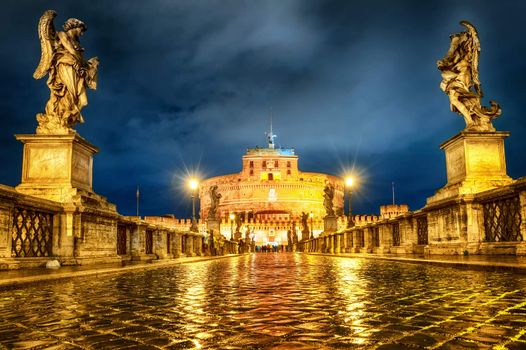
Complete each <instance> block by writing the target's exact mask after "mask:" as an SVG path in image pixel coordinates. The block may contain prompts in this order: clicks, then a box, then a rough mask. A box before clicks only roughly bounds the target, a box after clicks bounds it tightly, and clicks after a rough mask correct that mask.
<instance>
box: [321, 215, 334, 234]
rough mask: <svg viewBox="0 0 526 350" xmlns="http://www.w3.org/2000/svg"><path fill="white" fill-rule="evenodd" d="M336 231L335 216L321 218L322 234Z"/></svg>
mask: <svg viewBox="0 0 526 350" xmlns="http://www.w3.org/2000/svg"><path fill="white" fill-rule="evenodd" d="M336 231H338V218H337V217H336V216H325V217H324V218H323V234H324V235H325V234H330V233H332V232H336Z"/></svg>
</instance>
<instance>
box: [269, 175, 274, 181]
mask: <svg viewBox="0 0 526 350" xmlns="http://www.w3.org/2000/svg"><path fill="white" fill-rule="evenodd" d="M268 180H269V181H272V180H274V174H272V173H268Z"/></svg>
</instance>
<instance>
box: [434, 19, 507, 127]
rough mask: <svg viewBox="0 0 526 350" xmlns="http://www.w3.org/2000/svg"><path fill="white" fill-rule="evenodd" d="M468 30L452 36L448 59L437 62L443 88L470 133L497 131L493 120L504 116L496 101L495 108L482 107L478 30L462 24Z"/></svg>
mask: <svg viewBox="0 0 526 350" xmlns="http://www.w3.org/2000/svg"><path fill="white" fill-rule="evenodd" d="M460 24H461V25H463V26H464V27H466V29H467V31H465V32H461V33H458V34H453V35H451V37H450V38H451V46H450V47H449V51H448V52H447V54H446V57H444V58H443V59H441V60H440V61H438V62H437V66H438V69H439V70H440V71H441V72H442V82H441V83H440V88H441V89H442V90H443V91H444V92H445V93H446V94H447V95H448V96H449V100H450V102H451V110H452V111H453V112H457V113H458V114H460V115H462V116H463V117H464V120H465V121H466V130H469V131H495V128H494V127H493V124H492V123H491V122H492V120H493V119H495V118H497V117H498V116H499V115H500V114H501V108H500V106H499V105H498V104H497V103H496V102H495V101H490V105H491V107H485V106H482V105H481V102H480V99H481V98H482V97H484V95H483V93H482V88H481V85H480V80H479V71H478V64H479V54H480V41H479V38H478V33H477V30H476V29H475V27H474V26H473V25H472V24H471V23H469V22H468V21H461V22H460Z"/></svg>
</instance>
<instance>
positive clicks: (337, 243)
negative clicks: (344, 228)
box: [334, 233, 341, 254]
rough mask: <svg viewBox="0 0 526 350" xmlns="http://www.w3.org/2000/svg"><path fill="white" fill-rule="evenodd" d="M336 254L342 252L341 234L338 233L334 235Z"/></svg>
mask: <svg viewBox="0 0 526 350" xmlns="http://www.w3.org/2000/svg"><path fill="white" fill-rule="evenodd" d="M334 239H335V241H334V243H335V244H334V254H340V252H341V234H340V233H337V234H336V235H335V237H334Z"/></svg>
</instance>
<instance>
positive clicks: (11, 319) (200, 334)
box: [0, 253, 526, 350]
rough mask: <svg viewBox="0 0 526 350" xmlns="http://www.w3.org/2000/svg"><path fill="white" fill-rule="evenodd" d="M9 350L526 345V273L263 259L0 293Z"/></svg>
mask: <svg viewBox="0 0 526 350" xmlns="http://www.w3.org/2000/svg"><path fill="white" fill-rule="evenodd" d="M0 348H6V349H11V348H16V349H22V348H37V349H38V348H42V349H44V348H45V349H99V348H116V349H132V348H141V349H192V348H195V349H200V348H205V349H208V348H210V349H282V350H284V349H349V348H357V349H361V348H365V349H369V348H370V349H375V348H378V349H424V348H429V349H492V348H493V349H526V276H524V275H514V274H512V273H509V272H484V271H469V270H460V269H454V268H446V267H438V266H430V265H423V266H420V265H415V264H406V263H396V262H392V261H380V260H370V259H356V258H352V259H351V258H335V257H324V256H310V255H300V254H272V253H269V254H255V255H250V256H241V257H236V258H228V259H221V260H213V261H206V262H200V263H194V264H187V265H177V266H173V267H170V268H165V269H158V270H150V271H142V272H132V273H126V274H121V275H116V276H104V277H97V278H76V279H70V280H66V281H56V282H48V283H41V284H40V285H39V286H29V287H26V288H23V289H13V290H3V291H0Z"/></svg>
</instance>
